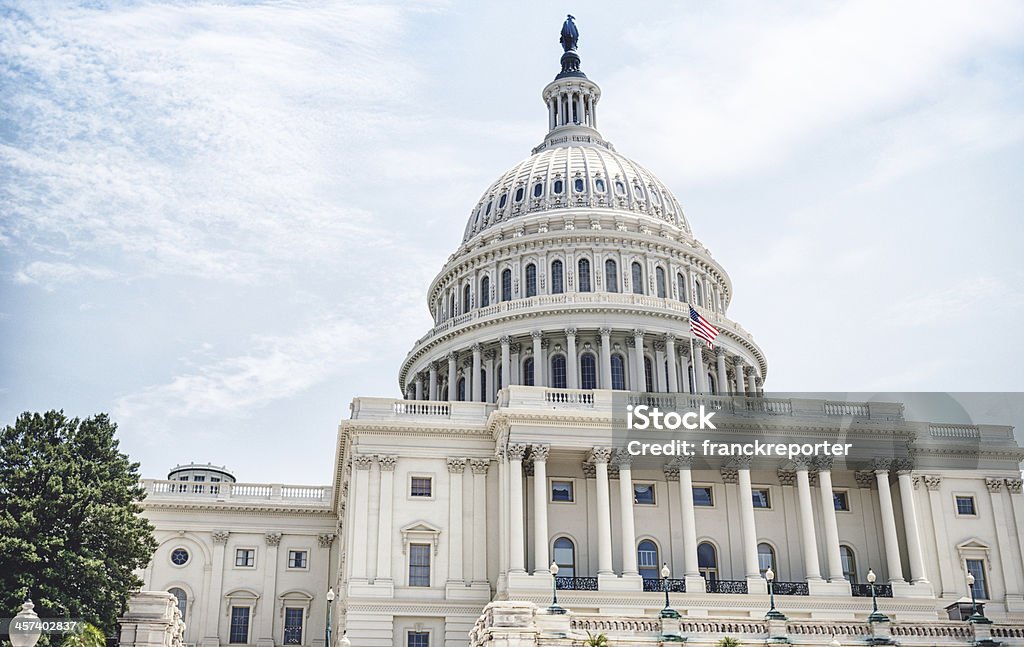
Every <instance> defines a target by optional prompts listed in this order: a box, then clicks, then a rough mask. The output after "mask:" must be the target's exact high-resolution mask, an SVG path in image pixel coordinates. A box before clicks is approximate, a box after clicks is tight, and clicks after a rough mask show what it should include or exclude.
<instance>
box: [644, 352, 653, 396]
mask: <svg viewBox="0 0 1024 647" xmlns="http://www.w3.org/2000/svg"><path fill="white" fill-rule="evenodd" d="M644 390H646V391H647V392H648V393H653V392H654V368H653V367H652V366H651V358H650V357H644Z"/></svg>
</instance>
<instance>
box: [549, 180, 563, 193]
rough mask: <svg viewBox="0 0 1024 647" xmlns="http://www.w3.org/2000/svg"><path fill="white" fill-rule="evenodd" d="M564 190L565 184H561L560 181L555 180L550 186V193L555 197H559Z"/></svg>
mask: <svg viewBox="0 0 1024 647" xmlns="http://www.w3.org/2000/svg"><path fill="white" fill-rule="evenodd" d="M564 189H565V182H563V181H562V180H555V181H554V182H553V183H552V184H551V192H552V193H554V194H555V195H561V194H562V191H563V190H564Z"/></svg>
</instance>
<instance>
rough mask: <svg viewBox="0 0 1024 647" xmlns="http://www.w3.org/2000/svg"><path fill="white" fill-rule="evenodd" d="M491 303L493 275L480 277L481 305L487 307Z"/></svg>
mask: <svg viewBox="0 0 1024 647" xmlns="http://www.w3.org/2000/svg"><path fill="white" fill-rule="evenodd" d="M489 305H491V277H489V276H485V277H484V278H482V279H480V307H481V308H486V307H487V306H489Z"/></svg>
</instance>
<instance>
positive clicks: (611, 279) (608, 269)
mask: <svg viewBox="0 0 1024 647" xmlns="http://www.w3.org/2000/svg"><path fill="white" fill-rule="evenodd" d="M604 289H605V290H608V291H609V292H618V291H619V269H618V266H617V265H616V264H615V261H613V260H612V259H610V258H609V259H608V260H606V261H605V262H604Z"/></svg>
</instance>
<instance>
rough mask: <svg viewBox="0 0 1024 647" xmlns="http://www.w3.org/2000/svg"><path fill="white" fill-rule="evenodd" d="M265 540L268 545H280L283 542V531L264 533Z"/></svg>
mask: <svg viewBox="0 0 1024 647" xmlns="http://www.w3.org/2000/svg"><path fill="white" fill-rule="evenodd" d="M263 541H265V542H267V545H268V546H279V545H280V544H281V533H280V532H277V531H274V532H267V533H264V534H263Z"/></svg>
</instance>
